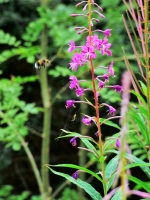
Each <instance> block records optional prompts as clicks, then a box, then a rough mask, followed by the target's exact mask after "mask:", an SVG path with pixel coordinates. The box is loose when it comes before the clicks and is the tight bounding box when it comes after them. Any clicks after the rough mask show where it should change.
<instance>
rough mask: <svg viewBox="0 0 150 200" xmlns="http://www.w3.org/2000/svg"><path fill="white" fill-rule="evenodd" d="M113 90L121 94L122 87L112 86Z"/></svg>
mask: <svg viewBox="0 0 150 200" xmlns="http://www.w3.org/2000/svg"><path fill="white" fill-rule="evenodd" d="M113 88H114V89H115V91H116V92H119V93H120V92H122V86H120V85H114V86H113Z"/></svg>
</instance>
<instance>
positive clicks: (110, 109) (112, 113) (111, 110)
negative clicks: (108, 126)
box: [102, 103, 116, 116]
mask: <svg viewBox="0 0 150 200" xmlns="http://www.w3.org/2000/svg"><path fill="white" fill-rule="evenodd" d="M102 105H105V106H107V107H108V108H109V113H108V114H110V115H112V116H113V115H114V114H115V112H116V109H115V108H113V107H112V106H110V105H108V104H106V103H103V104H102Z"/></svg>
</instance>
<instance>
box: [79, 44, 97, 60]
mask: <svg viewBox="0 0 150 200" xmlns="http://www.w3.org/2000/svg"><path fill="white" fill-rule="evenodd" d="M81 52H82V54H83V55H84V56H85V58H87V59H88V60H89V59H90V58H93V59H94V58H96V53H95V51H94V47H93V46H83V47H82V51H81Z"/></svg>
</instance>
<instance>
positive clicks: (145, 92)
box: [139, 81, 147, 97]
mask: <svg viewBox="0 0 150 200" xmlns="http://www.w3.org/2000/svg"><path fill="white" fill-rule="evenodd" d="M139 82H140V85H141V87H142V90H143V93H144V94H145V96H146V97H147V86H146V85H145V84H144V83H143V82H142V81H139Z"/></svg>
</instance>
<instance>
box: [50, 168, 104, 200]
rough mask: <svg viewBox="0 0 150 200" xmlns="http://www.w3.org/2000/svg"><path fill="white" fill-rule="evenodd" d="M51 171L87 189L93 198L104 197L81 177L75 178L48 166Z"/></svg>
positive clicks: (94, 199) (98, 199)
mask: <svg viewBox="0 0 150 200" xmlns="http://www.w3.org/2000/svg"><path fill="white" fill-rule="evenodd" d="M48 168H49V169H50V170H51V172H53V173H54V174H56V175H59V176H62V177H64V178H66V179H67V180H68V181H69V182H71V183H74V184H75V185H77V186H78V187H80V188H82V189H84V190H85V192H86V193H87V194H89V195H90V197H91V198H92V199H93V200H101V199H102V196H101V195H100V193H99V192H97V191H96V190H95V189H94V188H93V187H92V185H90V184H89V183H86V182H84V181H82V180H81V179H79V178H78V179H77V180H75V179H74V178H72V177H71V176H69V175H67V174H64V173H60V172H57V171H55V170H53V169H52V168H50V167H48Z"/></svg>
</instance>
